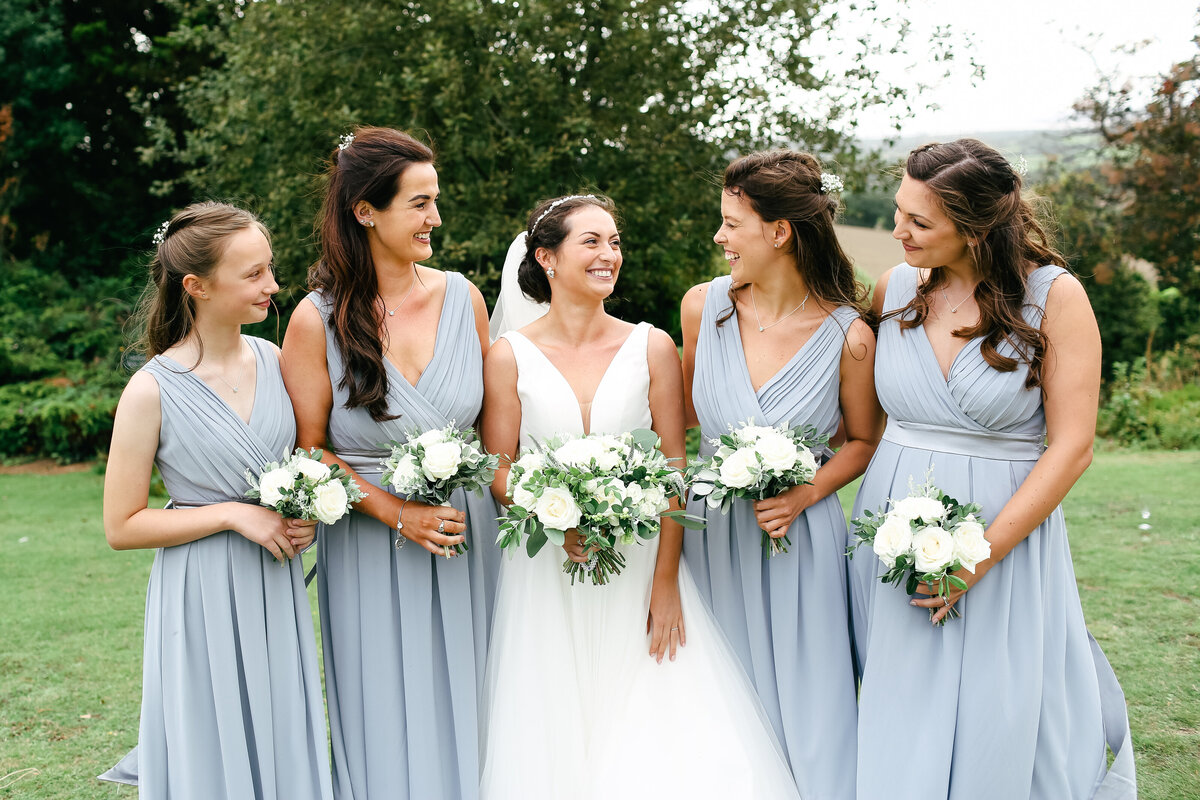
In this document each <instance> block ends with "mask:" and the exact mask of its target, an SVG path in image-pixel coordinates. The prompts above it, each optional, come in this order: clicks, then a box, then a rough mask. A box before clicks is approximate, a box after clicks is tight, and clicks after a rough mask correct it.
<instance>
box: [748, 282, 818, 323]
mask: <svg viewBox="0 0 1200 800" xmlns="http://www.w3.org/2000/svg"><path fill="white" fill-rule="evenodd" d="M811 294H812V292H807V293H806V294H805V295H804V299H803V300H801V301H800V305H798V306H796V307H795V308H793V309H792V310H791V311H789V312H787V313H786V314H784V315H783V316H782V317H780V318H779V319H777V320H775V321H774V322H772V323H771V324H770V325H763V324H762V320H761V319H760V318H759V316H758V303H756V302H754V284H750V305H751V306H753V308H754V321H755V322H757V323H758V332H759V333H762V332H763V331H765V330H766V329H767V328H774V327H775V326H776V325H778V324H779V323H781V322H783V321H784V320H785V319H787V318H788V317H790V316H791V315H792V314H795V313H796V312H797V311H803V310H804V305H805V304H806V303H807V302H808V297H809V295H811Z"/></svg>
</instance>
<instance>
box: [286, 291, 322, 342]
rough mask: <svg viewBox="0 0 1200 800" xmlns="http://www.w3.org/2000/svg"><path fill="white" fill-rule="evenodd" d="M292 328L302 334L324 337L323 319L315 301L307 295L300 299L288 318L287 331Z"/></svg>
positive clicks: (289, 331) (290, 330)
mask: <svg viewBox="0 0 1200 800" xmlns="http://www.w3.org/2000/svg"><path fill="white" fill-rule="evenodd" d="M293 328H295V329H296V331H297V332H298V333H300V334H302V335H304V336H320V337H321V339H322V340H324V339H325V320H324V319H322V318H321V312H320V311H319V310H318V309H317V306H316V303H314V302H313V301H312V300H310V299H309V298H307V297H306V298H304V299H303V300H301V301H300V304H299V305H297V306H296V310H295V311H293V312H292V317H291V319H290V320H288V327H287V329H288V333H291V332H292V329H293Z"/></svg>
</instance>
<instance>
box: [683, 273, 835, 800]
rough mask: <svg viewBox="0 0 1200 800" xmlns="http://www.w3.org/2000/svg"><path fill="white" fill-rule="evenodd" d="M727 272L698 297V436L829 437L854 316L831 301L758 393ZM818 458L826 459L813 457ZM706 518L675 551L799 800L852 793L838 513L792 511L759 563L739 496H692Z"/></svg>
mask: <svg viewBox="0 0 1200 800" xmlns="http://www.w3.org/2000/svg"><path fill="white" fill-rule="evenodd" d="M730 282H731V279H730V278H729V277H727V276H726V277H720V278H717V279H715V280H714V281H713V282H712V283H711V284H710V285H709V289H708V292H707V293H706V297H705V301H704V312H703V315H702V318H701V322H700V334H699V337H698V339H697V342H696V364H695V372H694V377H693V379H692V402H693V404H694V405H695V408H696V415H697V416H698V417H699V419H700V428H701V433H702V434H703V436H704V440H705V441H704V444H703V445H702V446H701V453H702V454H708V453H711V452H712V446H711V445H710V444H708V440H709V439H712V438H716V437H718V436H720V435H721V434H722V433H725V432H726V431H728V429H729V426H730V425H733V426H737V425H739V424H741V423H743V422H747V421H749V420H750V419H751V418H753V420H754V422H755V423H756V424H759V425H776V424H779V423H787V424H788V425H790V426H792V427H795V426H797V425H812V426H814V427H815V428H816V429H817V430H818V431H819V432H821V433H827V434H829V435H831V436H832V435H833V434H834V433H835V432H836V431H837V427H838V423H839V422H840V421H841V406H840V402H839V396H838V391H839V365H840V362H841V354H842V346H843V344H844V343H845V334H846V331H848V330H849V327H850V325H851V323H852V322H853V321H854V320H855V319H857V317H858V312H857V311H855V310H854V309H853V308H850V307H848V306H843V307H840V308H837V309H834V311H833V313H832V314H830V315H829V316H828V317H827V318H826V319H825V320H824V322H822V323H821V325H820V327H819V328H818V329H817V330H816V331H815V332H814V333H813V335H812V337H811V338H810V339H809V340H808V341H807V342H805V344H804V346H803V347H801V348H800V349H799V350H798V351H797V352H796V354H795V355H794V356H793V357H792V359H791V360H790V361H789V362H788V363H787V364H785V365H784V366H783V368H782V369H780V370H779V372H778V373H776V374H775V375H774V376H773V377H772V378H771V379H770V380H768V381H767V382H766V383H765V384H763V386H762V387H761V388H760V389H759V390H758V391H757V392H755V391H754V387H753V385H752V384H751V381H750V372H749V370H748V368H747V366H746V355H745V353H744V352H743V351H742V341H741V337H740V336H739V333H738V324H739V320H738V317H737V314H736V313H734V314H733V316H731V317H730V318H729V319H728V320H727V321H726V322H725V323H724V324H723V325H722V326H721V327H719V328H718V327H717V326H716V319H717V318H718V317H719V316H721V315H722V314H723V313H724V312H725V311H726V310H727V309H728V308H729V306H730V302H729V295H728V292H729V286H730ZM823 455H827V453H826V454H823ZM688 511H689V512H690V513H692V514H697V515H703V516H704V517H705V518H706V519H707V522H708V525H707V527H706V528H705V529H704V530H703V531H688V532H687V534H686V535H685V536H684V547H683V553H684V558H685V559H686V560H687V563H688V566H689V568H690V569H691V570H692V574H693V575H694V576H695V579H696V583H697V584H698V585H699V587H700V593H701V595H702V596H703V597H704V598H705V600H707V601H708V603H709V604H710V606H711V607H712V610H713V614H714V615H715V616H716V618H717V622H718V623H719V624H720V626H721V630H722V631H723V632H724V633H725V636H726V637H728V639H729V642H730V643H731V644H732V645H733V649H734V650H735V651H736V652H737V654H738V656H739V657H740V659H741V661H742V665H743V666H744V667H745V669H746V672H747V673H748V674H749V676H750V679H751V680H752V681H753V683H754V686H755V689H756V690H757V691H758V695H759V697H760V698H761V699H762V703H763V706H764V708H765V709H766V712H767V716H768V717H769V718H770V720H771V724H772V725H773V727H774V729H775V734H776V736H777V737H778V738H779V742H780V744H782V745H783V748H784V751H785V752H786V753H787V756H788V759H789V761H790V764H791V768H792V773H793V775H794V776H795V778H796V784H797V786H798V787H799V788H800V794H801V796H802V797H804V798H805V800H823V799H824V798H829V799H830V800H834V799H835V798H836V799H837V800H842V799H843V798H852V797H853V796H854V763H855V730H856V721H857V716H858V715H857V710H856V707H855V684H854V668H853V665H852V661H851V645H850V624H849V612H848V609H847V607H846V606H847V600H846V597H847V590H846V565H845V555H844V553H845V550H846V519H845V516H844V515H843V513H842V508H841V506H840V505H839V504H838V499H837V496H836V495H830V496H829V497H826V498H825V499H824V500H821V501H820V502H819V503H816V504H815V505H813V506H812V507H810V508H808V509H805V511H804V512H803V513H802V514H800V516H798V517H797V518H796V520H795V521H794V522H793V523H792V525H791V527H790V528H789V529H788V536H789V537H790V538H791V541H792V544H791V546H790V547H789V548H788V552H787V553H782V554H780V555H777V556H775V557H774V558H770V559H768V558H767V557H766V556H765V555H764V554H763V550H762V543H761V535H762V532H761V529H760V528H759V527H758V523H757V522H756V521H755V518H754V506H753V503H751V502H750V501H748V500H736V501H734V503H733V506H732V508H731V509H730V510H729V513H728V514H725V513H723V512H722V511H721V510H720V509H715V510H714V509H709V508H708V507H707V506H706V505H705V503H704V501H703V499H701V498H695V499H693V500H692V501H691V502H689V504H688Z"/></svg>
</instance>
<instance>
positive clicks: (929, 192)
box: [851, 139, 1136, 800]
mask: <svg viewBox="0 0 1200 800" xmlns="http://www.w3.org/2000/svg"><path fill="white" fill-rule="evenodd" d="M895 224H896V227H895V231H894V233H893V236H895V237H896V238H897V239H899V240H900V243H901V244H902V245H903V247H904V260H905V262H907V263H906V264H902V265H900V266H898V267H895V268H894V269H892V270H891V271H890V272H889V273H888V274H887V275H885V276H884V277H883V278H882V279H880V281H879V284H878V285H877V286H876V288H875V309H876V311H877V312H879V313H881V314H882V318H883V322H882V323H881V325H880V329H879V351H878V361H877V362H876V373H875V379H876V385H877V387H878V390H879V398H880V400H881V401H882V403H883V407H884V408H885V409H886V411H887V413H888V423H887V429H886V430H885V432H884V435H883V441H882V442H881V444H880V446H879V449H878V451H877V452H876V453H875V457H874V459H873V460H872V462H871V465H870V467H869V468H868V469H867V473H866V476H865V477H864V479H863V483H862V487H861V489H860V490H859V494H858V499H857V501H856V502H855V514H856V515H857V514H859V513H861V511H862V509H864V508H865V509H876V508H879V507H882V506H883V505H884V503H885V502H886V501H887V499H888V498H895V499H899V498H902V497H904V496H906V495H907V494H908V485H909V480H910V478H912V479H913V480H914V481H915V482H918V483H919V482H921V480H922V478H923V476H924V475H925V473H926V470H932V479H933V481H934V483H935V484H936V485H937V486H938V487H939V488H941V489H942V490H943V491H945V492H946V493H948V494H949V495H950V496H951V497H955V498H958V499H959V500H962V501H964V502H966V501H974V502H977V503H980V504H981V505H982V506H983V516H984V517H985V518H986V519H987V520H988V522H989V523H990V524H989V525H988V528H987V538H988V539H989V541H990V542H991V546H992V555H991V558H989V559H988V560H986V561H983V562H980V563H979V565H978V566H977V567H976V569H975V572H974V573H970V572H965V571H963V572H960V573H959V577H960V578H962V579H963V580H964V581H965V582H966V583H967V586H968V587H969V591H959V590H955V591H954V592H953V593H952V594H951V595H950V596H949V598H948V599H947V600H946V601H943V600H942V599H939V598H936V597H929V596H928V595H929V594H930V591H929V590H928V589H926V588H925V587H924V586H922V587H921V589H920V594H919V595H918V596H917V597H915V598H911V599H910V598H909V597H908V596H906V595H905V594H904V591H903V589H902V588H899V587H894V586H888V585H884V584H881V583H880V582H879V580H878V578H877V576H878V575H880V574H882V572H883V568H882V566H881V565H880V563H879V561H878V559H877V558H876V557H875V555H874V553H872V552H871V551H870V550H869V549H866V548H864V549H862V550H860V551H859V552H858V554H857V555H856V556H855V558H854V559H853V561H852V562H851V588H852V591H853V601H854V602H853V611H854V635H855V641H856V646H857V653H858V656H859V661H860V667H861V669H862V693H861V698H860V707H859V734H858V741H859V749H858V756H859V761H858V797H859V798H860V800H873V799H874V798H888V799H889V800H903V798H921V800H927V798H930V797H947V798H970V797H979V796H982V795H987V796H988V797H1022V798H1026V797H1028V798H1044V799H1045V800H1068V799H1069V798H1090V797H1104V798H1130V799H1131V800H1132V798H1134V797H1135V796H1136V787H1135V782H1134V764H1133V754H1132V748H1131V745H1130V740H1129V724H1128V721H1127V718H1126V713H1125V703H1124V697H1123V695H1122V694H1121V688H1120V686H1119V685H1118V684H1117V681H1116V677H1115V676H1114V675H1113V672H1112V668H1111V667H1110V666H1109V665H1108V662H1107V660H1105V658H1104V654H1103V653H1102V652H1101V651H1100V648H1099V646H1098V645H1097V644H1096V642H1095V640H1094V639H1092V638H1091V636H1090V635H1089V634H1088V631H1087V628H1086V627H1085V626H1084V619H1083V612H1082V610H1081V608H1080V604H1079V593H1078V590H1077V589H1076V586H1075V574H1074V571H1073V569H1072V566H1071V552H1070V549H1069V548H1068V545H1067V531H1066V527H1065V526H1064V524H1063V515H1062V509H1061V508H1060V506H1059V503H1060V502H1062V499H1063V497H1065V496H1066V494H1067V492H1068V491H1069V490H1070V488H1071V486H1072V485H1073V484H1074V483H1075V481H1076V480H1077V479H1078V478H1079V476H1080V475H1081V474H1082V473H1083V471H1084V469H1086V468H1087V466H1088V464H1089V463H1090V462H1091V458H1092V439H1093V436H1094V433H1095V424H1096V405H1097V397H1098V394H1099V389H1100V335H1099V332H1098V330H1097V327H1096V320H1095V317H1094V316H1093V314H1092V309H1091V307H1090V305H1089V304H1088V299H1087V295H1086V294H1085V293H1084V290H1083V287H1082V286H1081V285H1080V283H1079V281H1077V280H1076V279H1075V278H1074V277H1073V276H1071V275H1070V274H1069V273H1067V271H1066V270H1065V269H1064V268H1063V266H1062V264H1063V260H1062V257H1061V256H1059V255H1058V253H1056V252H1055V251H1054V250H1053V249H1052V247H1051V246H1050V244H1049V243H1048V241H1047V237H1046V234H1045V232H1044V231H1043V229H1042V228H1041V227H1040V225H1039V224H1038V222H1037V221H1036V219H1035V217H1034V213H1033V209H1032V208H1031V206H1030V203H1029V201H1028V200H1026V199H1024V198H1022V196H1021V177H1020V175H1019V174H1018V173H1017V172H1016V171H1014V170H1013V168H1012V167H1011V166H1010V165H1009V163H1008V162H1007V161H1006V160H1005V159H1004V158H1003V157H1002V156H1001V155H1000V154H999V153H997V152H996V151H995V150H993V149H992V148H990V147H988V146H987V145H985V144H983V143H981V142H978V141H975V140H973V139H960V140H958V141H955V142H951V143H949V144H929V145H925V146H922V147H918V148H917V149H916V150H913V151H912V153H910V154H909V157H908V161H907V164H906V168H905V174H904V178H903V180H902V181H901V183H900V188H899V190H898V191H897V192H896V217H895ZM913 606H917V607H916V608H914V607H913ZM952 608H953V609H955V610H957V611H959V612H960V613H961V614H962V618H961V619H947V620H946V625H945V627H935V626H933V625H931V624H930V616H929V613H928V610H930V609H932V610H933V611H934V612H935V613H934V620H935V621H936V620H942V619H943V618H945V617H946V616H947V614H948V613H949V612H950V610H951V609H952ZM1106 741H1107V743H1108V745H1109V747H1111V748H1112V751H1113V753H1114V754H1115V760H1114V762H1113V764H1112V768H1111V769H1108V768H1106V765H1105V751H1104V748H1105V743H1106Z"/></svg>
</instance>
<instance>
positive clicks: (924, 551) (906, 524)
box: [846, 467, 992, 625]
mask: <svg viewBox="0 0 1200 800" xmlns="http://www.w3.org/2000/svg"><path fill="white" fill-rule="evenodd" d="M932 472H933V467H930V469H929V472H928V473H926V475H925V483H923V484H922V485H920V486H917V487H914V486H913V485H912V479H911V478H910V479H909V494H908V496H907V497H905V498H904V499H902V500H898V501H897V500H889V501H888V503H889V504H890V505H891V508H890V509H886V510H880V511H876V512H874V513H872V512H871V511H867V510H864V511H863V515H862V517H860V518H858V519H855V520H853V522H852V523H851V524H852V525H853V527H854V530H853V533H854V534H855V535H856V537H857V539H856V540H855V541H854V542H853V543H852V544H851V545H850V547H849V548H848V549H847V550H846V555H848V556H850V557H851V558H853V557H854V551H855V550H856V549H858V548H859V547H861V546H862V545H864V544H869V545H871V548H872V550H874V551H875V555H877V556H878V557H879V560H880V561H881V562H883V565H884V566H885V567H887V572H885V573H884V574H883V575H881V576H879V580H881V581H883V582H884V583H890V584H893V585H899V584H900V582H901V581H904V585H905V591H906V592H908V594H910V595H911V594H914V593H915V592H916V591H917V589H918V587H919V586H920V585H921V584H922V583H924V584H926V585H928V586H929V588H930V594H931V595H933V596H935V597H940V598H942V599H943V600H944V603H945V605H950V598H949V594H950V592H951V591H953V590H962V591H966V589H967V583H966V581H964V580H963V579H962V578H960V577H958V576H957V575H955V574H954V573H955V572H957V571H958V570H964V569H965V570H966V571H967V572H970V573H972V574H974V572H975V566H976V565H977V564H978V563H979V562H980V561H985V560H987V559H988V558H990V557H991V555H992V545H991V543H989V542H988V540H987V538H986V537H985V536H984V519H983V518H982V517H980V516H978V514H979V512H980V510H981V508H980V506H979V504H978V503H965V504H964V503H960V502H958V501H957V500H955V499H954V498H952V497H948V496H947V495H946V493H945V492H943V491H942V490H941V489H938V488H937V487H936V486H934V485H933V482H932V480H931V478H930V475H931V473H932ZM937 611H938V609H936V608H931V609H929V617H930V619H933V616H934V614H935V613H936V612H937ZM957 616H960V614H959V612H958V610H957V609H954V608H951V609H950V612H949V613H948V614H946V615H944V616H943V617H942V618H941V619H939V620H938V624H939V625H942V624H945V622H946V620H947V619H948V618H951V617H957Z"/></svg>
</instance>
